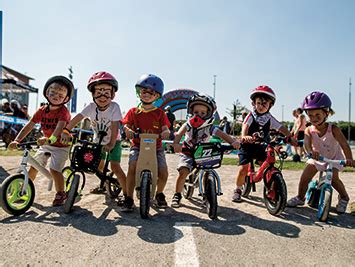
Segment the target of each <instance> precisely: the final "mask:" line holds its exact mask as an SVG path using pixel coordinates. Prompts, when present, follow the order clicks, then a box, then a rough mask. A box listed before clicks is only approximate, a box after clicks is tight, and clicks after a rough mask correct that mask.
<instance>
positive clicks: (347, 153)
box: [332, 125, 355, 166]
mask: <svg viewBox="0 0 355 267" xmlns="http://www.w3.org/2000/svg"><path fill="white" fill-rule="evenodd" d="M332 132H333V135H334V138H335V139H336V140H337V141H338V143H339V144H340V146H341V148H342V150H343V152H344V155H345V158H346V165H348V166H354V165H355V162H354V160H353V155H352V153H351V149H350V146H349V144H348V142H347V141H346V138H345V136H344V134H343V133H342V131H341V130H340V128H339V127H338V126H336V125H332Z"/></svg>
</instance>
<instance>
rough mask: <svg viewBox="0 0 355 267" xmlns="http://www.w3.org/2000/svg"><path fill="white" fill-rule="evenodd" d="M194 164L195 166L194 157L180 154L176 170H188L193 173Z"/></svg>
mask: <svg viewBox="0 0 355 267" xmlns="http://www.w3.org/2000/svg"><path fill="white" fill-rule="evenodd" d="M193 164H194V160H193V158H192V157H190V156H188V155H186V154H180V160H179V164H178V166H177V168H176V169H177V170H178V171H180V169H181V168H188V169H189V171H190V172H191V171H192V169H193V167H194V166H193Z"/></svg>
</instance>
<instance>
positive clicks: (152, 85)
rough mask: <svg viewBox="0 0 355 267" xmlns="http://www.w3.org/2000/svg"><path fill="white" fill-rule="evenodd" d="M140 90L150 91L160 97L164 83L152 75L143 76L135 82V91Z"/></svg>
mask: <svg viewBox="0 0 355 267" xmlns="http://www.w3.org/2000/svg"><path fill="white" fill-rule="evenodd" d="M140 88H146V89H151V90H153V91H155V92H157V93H158V94H160V96H162V95H163V93H164V83H163V81H162V79H160V78H159V77H158V76H155V75H153V74H143V75H142V76H141V77H140V78H139V80H138V81H137V82H136V89H137V90H138V89H140Z"/></svg>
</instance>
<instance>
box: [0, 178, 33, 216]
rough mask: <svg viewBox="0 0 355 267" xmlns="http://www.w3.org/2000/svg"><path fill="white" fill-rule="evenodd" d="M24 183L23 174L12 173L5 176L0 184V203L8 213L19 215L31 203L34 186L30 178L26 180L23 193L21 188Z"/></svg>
mask: <svg viewBox="0 0 355 267" xmlns="http://www.w3.org/2000/svg"><path fill="white" fill-rule="evenodd" d="M24 183H25V175H23V174H14V175H11V176H9V177H7V178H6V179H5V180H4V181H3V182H2V184H1V186H0V205H1V207H2V208H3V209H4V211H6V212H7V213H9V214H12V215H16V216H17V215H21V214H23V213H25V212H26V211H27V210H28V209H29V208H30V207H31V206H32V204H33V201H34V199H35V193H36V191H35V187H34V184H33V182H32V180H31V179H29V180H28V185H27V187H26V190H25V193H24V194H22V188H23V186H24Z"/></svg>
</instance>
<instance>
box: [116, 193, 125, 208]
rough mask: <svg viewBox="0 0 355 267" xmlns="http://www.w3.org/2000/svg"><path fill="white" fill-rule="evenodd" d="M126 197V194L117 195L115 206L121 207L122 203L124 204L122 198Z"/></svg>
mask: <svg viewBox="0 0 355 267" xmlns="http://www.w3.org/2000/svg"><path fill="white" fill-rule="evenodd" d="M126 197H127V196H126V195H123V196H118V197H117V206H119V207H123V205H124V200H125V198H126Z"/></svg>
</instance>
